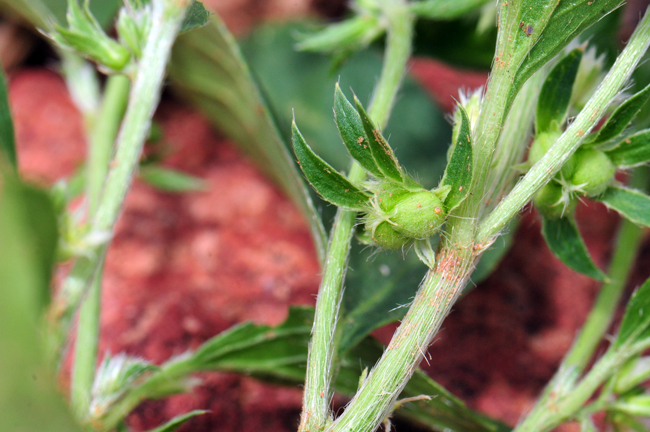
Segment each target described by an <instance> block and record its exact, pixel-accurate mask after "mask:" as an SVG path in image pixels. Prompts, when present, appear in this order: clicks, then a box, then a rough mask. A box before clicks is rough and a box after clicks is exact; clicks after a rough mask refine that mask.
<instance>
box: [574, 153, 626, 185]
mask: <svg viewBox="0 0 650 432" xmlns="http://www.w3.org/2000/svg"><path fill="white" fill-rule="evenodd" d="M572 159H574V160H575V170H574V172H573V176H572V177H571V183H572V184H574V185H575V186H581V188H580V190H581V191H582V193H583V194H584V195H585V196H588V197H594V196H598V195H600V194H602V193H603V192H605V189H607V187H608V186H609V185H610V184H612V181H613V180H614V174H615V173H616V167H615V166H614V164H613V163H612V161H611V160H609V158H608V157H607V155H605V153H604V152H602V151H600V150H597V149H584V150H578V151H577V152H576V153H575V154H574V155H573V158H572Z"/></svg>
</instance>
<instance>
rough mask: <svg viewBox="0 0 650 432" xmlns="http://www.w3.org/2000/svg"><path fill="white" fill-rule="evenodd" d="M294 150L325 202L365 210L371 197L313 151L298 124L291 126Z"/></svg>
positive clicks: (306, 175) (309, 179) (306, 174)
mask: <svg viewBox="0 0 650 432" xmlns="http://www.w3.org/2000/svg"><path fill="white" fill-rule="evenodd" d="M291 132H292V136H293V149H294V151H295V152H296V157H297V158H298V164H299V165H300V168H301V169H302V172H303V173H304V174H305V177H306V178H307V180H308V181H309V183H310V184H311V185H312V186H313V187H314V189H316V192H318V194H319V195H320V196H321V197H323V199H324V200H325V201H329V202H331V203H332V204H334V205H336V206H338V207H343V208H347V209H351V210H363V209H364V208H365V207H366V206H367V205H368V202H369V200H370V197H369V196H368V195H366V194H365V193H364V192H362V191H361V190H360V189H358V188H357V187H356V186H355V185H353V184H352V183H350V181H349V180H348V179H346V178H345V177H343V176H342V175H341V174H340V173H339V172H338V171H336V170H335V169H334V168H332V167H331V166H330V165H329V164H328V163H327V162H325V161H324V160H323V159H321V158H320V157H319V156H318V155H317V154H316V153H314V152H313V151H312V149H311V148H310V147H309V145H308V144H307V142H305V138H303V136H302V134H301V133H300V131H299V130H298V127H297V126H296V123H295V122H294V123H293V125H292V126H291Z"/></svg>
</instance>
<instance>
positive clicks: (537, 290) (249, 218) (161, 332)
mask: <svg viewBox="0 0 650 432" xmlns="http://www.w3.org/2000/svg"><path fill="white" fill-rule="evenodd" d="M225 3H227V2H225ZM287 3H291V2H287ZM224 7H225V6H224ZM413 70H414V72H415V75H416V76H417V77H419V78H420V79H422V80H423V81H424V84H425V87H426V88H429V89H433V90H436V89H437V91H436V93H437V96H436V97H437V99H438V100H441V101H442V102H443V104H444V103H448V101H449V94H450V93H451V94H453V93H455V89H456V88H458V86H459V84H460V83H459V82H457V81H456V82H455V83H454V84H453V85H451V86H449V87H447V89H445V88H443V89H442V90H440V84H439V82H440V81H441V80H440V78H439V77H440V74H443V75H444V74H446V75H445V76H447V75H449V76H451V75H453V74H451V73H450V72H449V71H448V70H447V69H440V67H439V66H437V65H436V64H435V63H434V62H429V61H417V62H414V63H413ZM441 70H442V72H441ZM456 75H457V74H456ZM482 79H484V75H472V76H471V77H470V83H469V86H470V87H472V86H474V85H475V84H476V83H480V82H481V80H482ZM434 81H437V83H436V82H434ZM464 82H466V81H464ZM436 86H438V87H436ZM447 90H449V91H447ZM10 103H11V107H12V110H13V114H14V117H15V122H16V133H17V141H18V151H19V156H20V167H21V171H22V172H23V174H24V175H25V176H26V177H28V178H30V179H32V180H34V181H36V182H38V183H41V184H51V183H52V182H53V181H55V180H56V179H58V178H60V177H61V176H65V175H69V174H71V173H72V172H73V170H74V169H75V167H76V166H77V165H78V164H79V163H80V162H81V161H82V160H83V157H84V143H83V126H82V121H81V118H80V116H79V114H78V113H77V111H76V109H75V108H74V106H73V104H72V103H71V101H70V99H69V97H68V96H67V94H66V90H65V85H64V83H63V82H62V80H61V79H60V78H59V77H58V76H57V75H56V74H54V73H53V72H51V71H47V70H44V69H32V70H19V71H17V72H15V73H14V74H13V75H12V76H11V80H10ZM157 119H158V121H160V122H161V124H162V125H163V128H164V131H165V142H166V145H167V146H168V148H169V150H170V157H169V158H168V159H167V160H166V164H168V165H169V166H173V167H176V168H179V169H182V170H184V171H187V172H190V173H192V174H194V175H197V176H200V177H202V178H204V179H205V181H206V183H207V186H208V189H207V191H206V192H194V193H187V194H180V195H175V194H168V193H163V192H159V191H156V190H154V189H153V188H151V187H150V186H148V185H145V184H143V183H141V182H139V181H136V182H135V185H134V187H133V189H132V190H131V192H130V193H129V195H128V197H127V200H126V205H125V210H124V214H123V216H122V217H121V219H120V222H119V224H118V227H117V232H116V235H115V240H114V242H113V244H112V246H111V248H110V252H109V255H108V259H107V264H106V271H105V274H104V295H103V311H102V337H101V349H102V351H110V352H111V353H118V352H122V351H125V352H127V353H129V354H132V355H139V356H142V357H145V358H147V359H149V360H151V361H154V362H157V363H159V362H162V361H164V360H166V359H167V358H169V357H170V356H173V355H176V354H180V353H182V352H184V351H185V350H187V349H191V348H195V347H196V346H198V345H199V344H200V343H201V342H202V341H204V340H206V339H207V338H209V337H211V336H213V335H215V334H217V333H219V332H221V331H223V330H225V329H227V328H229V327H230V326H232V325H233V324H236V323H238V322H242V321H245V320H253V321H255V322H258V323H266V324H277V323H279V322H281V321H282V320H283V319H284V317H285V316H286V313H287V307H288V305H290V304H313V303H314V296H315V293H316V291H317V288H318V282H319V267H318V263H317V260H316V256H315V253H314V250H313V246H312V243H311V240H310V236H309V232H308V230H307V227H306V224H305V223H304V222H303V220H302V219H301V216H300V214H299V213H298V211H297V210H296V209H295V208H294V207H293V206H292V205H291V203H290V202H289V201H288V200H287V199H286V198H285V197H284V196H283V195H282V193H281V192H280V191H279V190H278V189H277V188H276V187H275V186H274V185H273V184H272V183H271V182H270V181H269V180H267V179H266V178H265V177H263V175H261V174H260V173H259V172H258V171H257V170H256V168H255V167H254V166H253V165H252V163H250V162H248V161H247V160H246V159H245V158H244V157H243V156H242V155H241V154H240V153H239V152H238V151H237V150H236V149H235V148H234V147H233V146H232V145H231V144H230V143H228V142H227V141H225V140H224V139H223V138H221V137H220V136H219V135H217V134H216V133H215V132H213V131H212V130H211V128H210V127H209V125H208V124H207V122H206V121H205V120H204V119H203V118H202V117H201V116H200V115H198V114H196V113H195V112H193V111H192V110H191V109H189V108H188V107H186V106H183V105H181V104H178V103H177V102H174V101H165V102H164V103H163V105H162V107H161V108H160V109H159V111H158V113H157ZM578 217H579V224H580V226H581V228H582V229H583V230H584V233H585V235H586V238H587V243H588V246H589V248H590V250H591V251H592V253H593V256H594V259H595V260H596V262H597V263H598V264H599V265H601V266H604V265H605V264H606V263H607V260H608V257H609V254H610V246H609V244H610V243H611V238H612V233H613V231H614V230H615V226H616V223H617V217H616V216H615V215H614V214H612V213H608V212H607V211H606V210H605V209H604V208H602V207H601V206H598V205H595V204H593V203H589V204H588V205H583V206H581V207H580V208H579V209H578ZM646 249H648V247H647V246H646ZM646 252H647V251H646ZM645 255H647V254H645ZM646 261H647V260H646ZM646 268H647V267H646ZM646 273H647V271H646ZM640 277H641V276H638V277H637V278H636V279H635V280H634V281H633V284H635V283H639V282H640V279H639V278H640ZM596 289H597V284H596V283H594V282H592V281H590V280H589V279H587V278H586V277H582V276H579V275H576V274H575V273H573V272H571V271H570V270H567V269H566V268H565V267H563V266H562V265H561V264H560V263H559V262H558V261H557V260H556V259H555V258H554V257H553V256H552V255H551V254H550V252H549V251H548V250H547V248H546V246H545V245H544V242H543V240H542V239H541V237H540V234H539V223H538V221H537V216H536V215H535V213H533V212H530V211H528V212H526V214H525V215H524V218H523V221H522V223H521V225H520V227H519V229H518V231H517V234H516V239H515V246H514V247H513V249H512V250H511V251H510V252H509V253H508V255H507V257H506V258H505V260H504V261H503V263H502V264H501V265H500V266H499V269H498V270H497V272H496V273H495V274H494V275H493V276H492V277H490V278H489V279H488V280H487V281H486V282H484V283H482V284H480V285H479V286H477V287H476V288H475V289H474V290H473V291H472V292H471V293H469V294H468V295H467V296H466V297H465V298H463V299H462V300H461V301H460V302H459V303H458V305H457V306H456V307H455V309H454V311H453V312H452V314H451V316H450V317H449V319H448V320H447V321H446V322H445V325H444V329H443V331H442V332H441V334H440V336H439V337H438V339H437V340H436V342H435V344H434V345H433V346H432V348H431V349H430V351H429V352H430V354H431V358H432V359H431V360H430V361H429V364H423V366H424V368H425V369H426V370H427V371H428V372H429V373H430V374H431V376H433V377H434V378H435V379H437V380H439V381H440V382H441V383H442V384H444V385H445V386H446V387H447V388H448V389H450V390H451V391H452V392H454V393H455V394H457V395H458V396H460V397H462V398H463V399H465V400H466V401H467V402H468V404H469V406H471V407H473V408H476V409H478V410H481V411H483V412H485V413H487V414H490V415H493V416H495V417H497V418H500V419H502V420H504V421H505V422H507V423H510V424H514V423H516V422H517V420H518V419H519V418H520V416H521V415H522V413H523V412H524V411H525V410H526V409H527V408H528V407H530V404H531V403H532V401H533V400H534V398H535V396H536V394H537V393H538V392H539V391H540V389H541V388H542V386H543V385H544V383H545V382H546V381H547V380H548V379H549V377H550V376H551V374H552V373H553V371H554V369H555V367H556V366H557V364H558V362H559V361H560V359H561V358H562V355H563V354H564V352H566V350H567V349H568V347H569V345H570V343H571V341H572V339H573V337H574V335H575V332H576V330H577V329H578V328H579V327H580V325H581V323H582V322H583V320H584V317H585V315H586V313H587V312H588V310H589V307H590V304H591V302H592V300H593V297H594V295H595V292H596ZM390 331H391V328H387V329H384V330H382V331H380V332H378V335H379V337H380V338H381V339H382V340H383V341H384V342H386V341H387V340H388V338H389V333H390ZM202 378H203V379H204V384H203V385H202V386H200V387H198V388H197V390H196V391H195V392H194V393H192V394H191V395H182V396H175V397H172V398H169V399H167V400H164V401H153V402H147V403H145V404H143V405H142V406H141V407H140V408H139V409H138V410H137V412H136V413H135V414H134V415H132V416H131V417H130V418H129V424H130V425H131V426H132V428H133V429H134V430H137V431H141V430H146V429H148V428H152V427H154V426H157V425H159V424H160V423H161V422H163V421H164V420H165V419H168V418H170V417H172V416H174V415H176V414H179V413H182V412H186V411H189V410H191V409H197V408H200V409H208V410H210V411H211V412H210V413H209V414H207V415H205V416H201V417H198V418H196V419H194V420H192V421H191V422H190V424H188V425H187V426H186V427H184V428H183V429H182V430H183V431H190V430H191V431H194V432H212V431H216V430H219V431H273V432H281V431H293V430H295V428H296V425H297V418H298V414H299V409H300V398H301V394H300V390H299V389H296V388H285V387H279V386H272V385H267V384H263V383H260V382H258V381H255V380H253V379H251V378H247V377H241V376H237V375H232V374H219V373H211V374H205V375H204V376H203V377H202ZM399 430H402V431H404V430H407V427H406V426H401V427H400V428H399Z"/></svg>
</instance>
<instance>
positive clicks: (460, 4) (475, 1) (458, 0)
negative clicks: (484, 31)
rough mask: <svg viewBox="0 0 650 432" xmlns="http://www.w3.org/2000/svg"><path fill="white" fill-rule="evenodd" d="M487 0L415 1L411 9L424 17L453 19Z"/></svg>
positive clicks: (476, 7)
mask: <svg viewBox="0 0 650 432" xmlns="http://www.w3.org/2000/svg"><path fill="white" fill-rule="evenodd" d="M487 2H488V1H487V0H428V1H420V2H413V3H412V4H411V5H410V7H411V11H412V12H413V13H415V14H416V15H419V16H421V17H423V18H429V19H436V20H451V19H454V18H460V17H462V16H463V15H465V14H467V13H469V12H472V11H473V10H476V9H478V8H480V7H481V6H483V5H484V4H486V3H487Z"/></svg>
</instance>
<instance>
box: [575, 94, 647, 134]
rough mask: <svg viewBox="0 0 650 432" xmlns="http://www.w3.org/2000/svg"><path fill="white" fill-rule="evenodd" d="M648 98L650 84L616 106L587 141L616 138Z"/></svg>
mask: <svg viewBox="0 0 650 432" xmlns="http://www.w3.org/2000/svg"><path fill="white" fill-rule="evenodd" d="M648 99H650V85H648V86H647V87H646V88H644V89H643V90H641V91H640V92H638V93H637V94H635V95H634V96H632V97H631V98H629V99H628V100H626V101H625V102H623V103H622V104H621V106H619V107H618V108H616V111H614V113H613V114H612V115H611V116H609V118H608V119H607V121H606V122H605V124H604V125H603V126H602V127H601V128H600V129H599V130H598V132H597V134H596V136H595V137H594V138H593V139H591V140H589V141H588V142H589V143H590V144H592V143H593V144H599V143H603V142H605V141H609V140H610V139H614V138H616V136H618V135H619V134H620V133H621V132H623V131H624V130H625V128H626V127H627V126H628V125H629V124H630V122H631V121H632V120H633V119H634V117H635V116H636V115H637V113H638V112H639V110H640V109H641V108H643V105H645V103H646V102H647V101H648Z"/></svg>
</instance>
